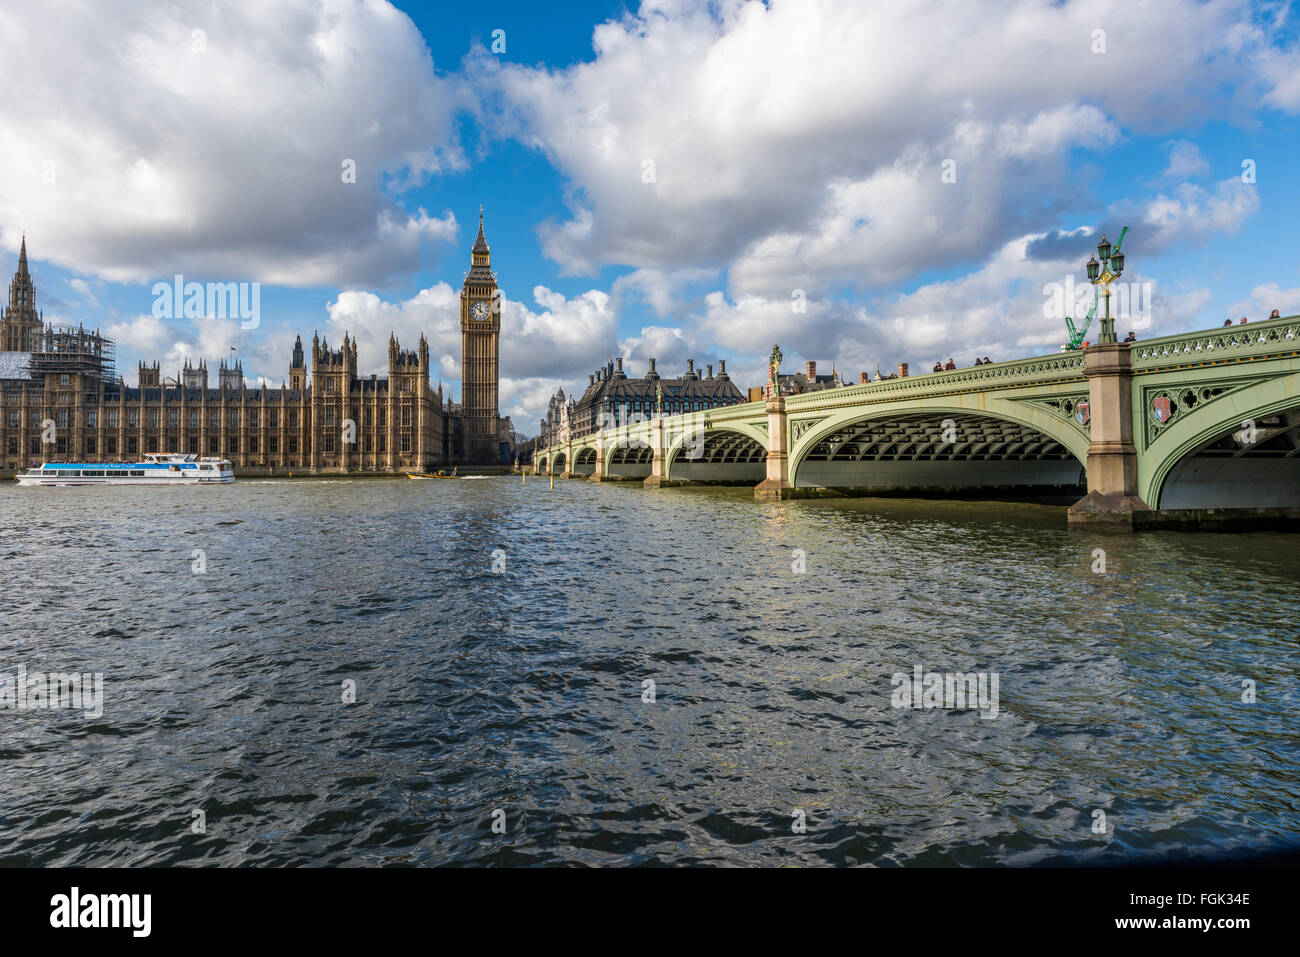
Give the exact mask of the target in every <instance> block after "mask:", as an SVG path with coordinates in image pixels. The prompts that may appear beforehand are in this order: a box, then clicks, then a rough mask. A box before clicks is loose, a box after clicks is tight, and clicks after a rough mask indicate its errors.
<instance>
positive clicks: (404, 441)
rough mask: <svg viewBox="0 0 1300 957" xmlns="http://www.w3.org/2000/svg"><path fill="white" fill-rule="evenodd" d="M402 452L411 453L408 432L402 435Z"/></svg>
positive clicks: (409, 434)
mask: <svg viewBox="0 0 1300 957" xmlns="http://www.w3.org/2000/svg"><path fill="white" fill-rule="evenodd" d="M402 451H403V452H409V451H411V433H409V432H403V433H402Z"/></svg>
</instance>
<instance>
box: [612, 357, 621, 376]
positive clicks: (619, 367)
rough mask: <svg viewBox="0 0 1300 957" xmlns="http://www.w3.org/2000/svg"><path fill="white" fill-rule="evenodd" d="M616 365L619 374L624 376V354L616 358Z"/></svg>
mask: <svg viewBox="0 0 1300 957" xmlns="http://www.w3.org/2000/svg"><path fill="white" fill-rule="evenodd" d="M614 366H615V368H617V369H618V374H619V376H620V377H622V375H623V357H622V356H619V357H618V358H617V359H615V360H614Z"/></svg>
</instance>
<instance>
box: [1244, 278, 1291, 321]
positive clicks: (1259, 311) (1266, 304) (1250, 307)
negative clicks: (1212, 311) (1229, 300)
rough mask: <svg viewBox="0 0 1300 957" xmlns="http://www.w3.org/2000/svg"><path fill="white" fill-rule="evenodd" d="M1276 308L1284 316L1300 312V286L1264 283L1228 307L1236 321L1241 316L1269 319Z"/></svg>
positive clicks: (1252, 318) (1250, 318) (1252, 319)
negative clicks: (1290, 287)
mask: <svg viewBox="0 0 1300 957" xmlns="http://www.w3.org/2000/svg"><path fill="white" fill-rule="evenodd" d="M1274 309H1276V310H1278V312H1279V313H1280V314H1282V315H1284V316H1294V315H1296V314H1300V287H1296V288H1295V289H1283V288H1281V287H1280V286H1279V285H1278V284H1277V283H1275V282H1268V283H1263V284H1261V285H1259V286H1256V287H1255V288H1254V289H1252V290H1251V291H1250V296H1249V297H1248V298H1246V299H1240V300H1238V301H1237V302H1234V303H1233V304H1232V305H1231V306H1229V307H1228V316H1230V317H1231V318H1232V319H1233V320H1234V321H1236V319H1238V318H1239V317H1241V316H1245V317H1246V318H1247V319H1249V320H1251V321H1254V320H1257V319H1267V318H1268V317H1269V314H1270V313H1272V311H1273V310H1274Z"/></svg>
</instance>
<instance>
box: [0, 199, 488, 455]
mask: <svg viewBox="0 0 1300 957" xmlns="http://www.w3.org/2000/svg"><path fill="white" fill-rule="evenodd" d="M199 321H202V320H199ZM460 328H461V372H462V399H463V401H462V402H461V403H459V404H456V403H452V402H450V401H448V400H447V399H445V398H444V397H443V394H442V386H441V385H439V386H438V387H437V388H436V389H434V388H431V387H430V384H429V345H428V342H427V341H426V340H425V338H424V336H423V335H421V336H420V341H419V343H418V344H417V346H416V348H415V349H409V350H408V349H403V348H402V347H401V345H400V344H399V343H398V341H397V338H396V337H395V336H393V335H391V334H390V336H389V340H388V375H387V376H386V377H381V376H378V375H370V376H368V377H365V376H361V375H360V374H359V373H358V370H357V344H356V341H355V340H353V339H351V337H350V336H348V335H347V334H345V335H344V337H343V342H342V343H341V344H340V346H339V348H337V349H333V348H331V347H330V345H329V343H328V342H326V341H325V340H324V339H322V338H321V337H320V336H318V335H313V337H312V342H311V352H310V355H308V353H307V351H306V350H305V349H304V347H303V342H302V336H301V335H300V336H298V339H297V342H296V343H295V345H294V349H293V353H292V355H291V356H290V357H289V365H288V370H287V371H288V375H287V381H286V382H284V383H283V384H282V385H281V386H280V387H279V388H278V389H275V388H267V387H266V385H265V383H263V385H261V386H260V387H256V388H249V387H248V386H247V385H246V383H245V382H244V373H243V369H242V367H241V364H240V363H239V362H238V361H234V362H231V363H229V364H228V363H226V362H225V361H222V362H221V363H220V364H219V366H218V368H217V377H216V382H215V383H210V382H209V379H208V368H207V364H206V363H205V362H199V363H198V364H197V365H195V364H191V363H190V362H189V361H188V360H187V361H186V362H185V366H184V368H183V369H182V370H180V373H179V376H177V377H176V378H174V379H173V378H171V377H168V378H166V379H164V378H163V377H162V372H161V370H160V368H159V365H158V363H157V362H154V363H152V364H146V363H143V362H142V363H140V364H139V383H138V385H137V386H136V387H134V388H131V387H128V386H127V385H126V384H125V382H124V381H123V379H122V378H121V377H119V376H117V375H116V372H115V368H114V345H113V342H112V340H110V339H108V338H106V337H104V336H102V335H100V334H99V333H98V332H97V331H95V332H91V331H87V330H85V329H83V328H80V327H77V328H74V327H71V326H67V325H60V326H55V325H53V324H46V323H45V322H44V321H43V319H42V316H41V313H40V312H38V311H37V308H36V291H35V288H34V287H33V284H32V278H31V275H30V273H29V271H28V267H27V240H26V237H24V238H23V241H22V245H21V248H20V250H19V254H18V270H17V272H16V273H15V274H14V278H13V282H12V283H10V285H9V301H8V305H7V306H6V307H5V308H4V310H3V312H0V399H2V400H3V404H2V405H0V469H4V470H6V471H13V470H18V469H22V468H25V467H27V466H28V465H29V464H31V463H33V462H36V463H39V462H42V461H59V460H64V461H108V462H111V461H134V460H138V459H139V458H140V456H141V455H142V454H143V453H145V452H179V453H182V454H193V455H200V456H221V457H223V458H228V459H230V460H231V462H232V463H233V464H234V466H235V468H236V469H243V470H247V471H250V472H252V473H254V474H255V473H256V472H257V471H259V470H267V471H280V470H287V471H292V470H295V469H299V470H302V471H306V472H321V473H327V472H343V473H348V472H405V471H409V470H420V471H428V470H431V469H434V468H438V467H444V466H450V465H458V464H459V465H492V464H507V463H508V462H510V461H511V460H512V457H513V455H514V449H513V444H514V430H513V428H512V426H511V423H510V419H509V418H502V417H501V416H500V414H499V406H498V382H499V366H498V357H499V342H500V334H501V309H500V291H499V290H498V288H497V281H496V276H495V275H494V273H493V272H492V268H491V253H490V251H489V249H488V244H487V240H486V239H485V238H484V235H483V217H482V214H480V216H479V229H478V238H477V239H476V240H475V242H474V248H473V250H472V252H471V268H470V270H469V272H468V273H467V274H466V278H465V282H464V285H463V286H462V288H461V296H460Z"/></svg>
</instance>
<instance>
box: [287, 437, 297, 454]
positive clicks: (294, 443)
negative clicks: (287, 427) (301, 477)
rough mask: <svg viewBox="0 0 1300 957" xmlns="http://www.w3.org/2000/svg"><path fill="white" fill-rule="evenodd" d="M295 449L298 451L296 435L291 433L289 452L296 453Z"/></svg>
mask: <svg viewBox="0 0 1300 957" xmlns="http://www.w3.org/2000/svg"><path fill="white" fill-rule="evenodd" d="M297 451H298V436H296V435H291V436H289V453H290V454H291V455H292V454H295V453H297Z"/></svg>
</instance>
